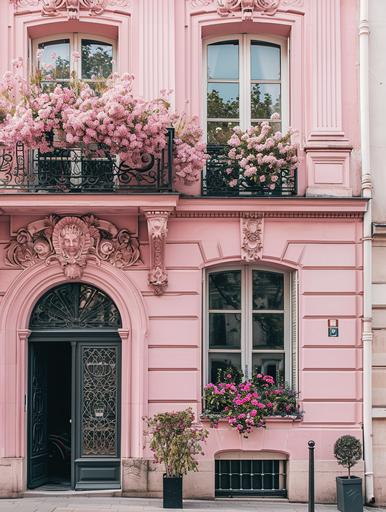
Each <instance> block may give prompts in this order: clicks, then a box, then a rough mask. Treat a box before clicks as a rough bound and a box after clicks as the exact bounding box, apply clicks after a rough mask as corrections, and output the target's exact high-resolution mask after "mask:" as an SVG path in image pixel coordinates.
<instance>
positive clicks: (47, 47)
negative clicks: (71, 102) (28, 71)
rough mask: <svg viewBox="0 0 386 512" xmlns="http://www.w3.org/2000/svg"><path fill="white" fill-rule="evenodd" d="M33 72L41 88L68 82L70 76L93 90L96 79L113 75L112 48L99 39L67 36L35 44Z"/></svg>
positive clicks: (111, 44) (111, 45)
mask: <svg viewBox="0 0 386 512" xmlns="http://www.w3.org/2000/svg"><path fill="white" fill-rule="evenodd" d="M33 50H34V55H35V56H36V57H35V60H34V68H35V69H39V71H40V73H41V75H42V82H43V84H47V85H48V84H51V83H61V84H64V85H65V84H66V83H67V82H69V81H70V79H71V76H72V75H73V73H76V76H77V77H78V78H81V79H82V80H83V81H85V82H89V83H90V85H91V86H94V85H95V83H96V82H97V81H98V79H102V78H107V77H108V76H109V75H111V73H112V72H113V63H114V53H115V48H114V44H113V42H112V41H108V40H107V39H103V38H100V37H93V36H86V35H80V34H70V35H67V36H63V37H57V36H56V37H51V38H47V39H44V40H37V41H35V42H34V45H33Z"/></svg>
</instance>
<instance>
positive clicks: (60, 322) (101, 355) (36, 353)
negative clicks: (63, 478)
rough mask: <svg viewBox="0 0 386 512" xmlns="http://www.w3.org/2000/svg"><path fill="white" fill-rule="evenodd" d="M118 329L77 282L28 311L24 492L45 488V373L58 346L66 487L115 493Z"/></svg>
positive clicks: (110, 310) (109, 305) (101, 302)
mask: <svg viewBox="0 0 386 512" xmlns="http://www.w3.org/2000/svg"><path fill="white" fill-rule="evenodd" d="M119 327H121V319H120V315H119V312H118V310H117V308H116V306H115V304H114V303H113V302H112V301H111V299H110V298H109V297H108V296H107V295H105V294H104V293H103V292H102V291H101V290H98V289H97V288H94V287H92V286H90V285H86V284H84V283H67V284H64V285H61V286H59V287H57V288H53V289H52V290H50V291H49V292H48V293H47V294H46V295H44V296H43V297H42V298H41V299H40V300H39V302H38V303H37V305H36V306H35V309H34V311H33V313H32V316H31V321H30V329H31V331H32V334H31V337H30V343H29V393H28V455H29V458H28V487H29V488H35V487H38V486H40V485H43V484H45V483H47V482H48V483H50V482H51V481H52V475H50V464H48V457H49V453H48V448H49V443H48V439H49V438H50V435H51V437H52V433H50V432H48V431H47V425H48V427H49V426H50V424H52V422H51V421H50V417H49V414H50V410H52V408H51V409H50V406H49V407H48V408H47V388H48V389H51V390H52V386H51V387H50V382H51V381H50V378H51V377H50V376H52V374H55V372H52V370H51V371H47V368H49V365H51V368H52V361H53V358H52V356H49V353H51V354H52V345H53V344H55V345H56V346H57V344H58V343H59V344H63V343H65V344H66V345H67V346H69V345H70V346H71V354H72V356H71V360H72V363H71V365H68V368H70V370H69V374H71V384H69V383H67V384H66V387H68V393H70V394H71V404H72V405H71V414H70V415H71V418H68V417H67V416H66V418H64V416H65V414H64V412H63V421H64V422H65V423H63V424H65V425H68V424H70V425H71V441H70V442H71V487H72V488H75V489H77V490H86V489H117V488H119V487H120V399H121V390H120V378H121V375H120V368H121V346H120V338H119V335H118V332H117V330H118V328H119ZM47 344H51V350H48V347H47ZM55 350H56V349H55V348H54V351H55ZM59 364H61V363H60V362H59ZM47 375H48V377H49V378H48V380H47ZM52 379H54V377H52ZM51 384H52V382H51ZM56 385H58V384H57V383H55V386H56ZM59 386H60V384H59ZM70 388H71V389H70ZM55 389H57V388H55ZM48 396H49V404H52V400H54V401H56V397H55V396H54V399H52V392H51V394H50V393H48ZM55 410H57V409H55ZM59 414H61V413H59ZM49 428H50V427H49Z"/></svg>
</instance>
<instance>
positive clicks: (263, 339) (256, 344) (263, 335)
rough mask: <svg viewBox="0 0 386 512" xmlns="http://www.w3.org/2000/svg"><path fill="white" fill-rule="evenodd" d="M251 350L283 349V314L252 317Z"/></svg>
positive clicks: (255, 315)
mask: <svg viewBox="0 0 386 512" xmlns="http://www.w3.org/2000/svg"><path fill="white" fill-rule="evenodd" d="M252 329H253V348H261V349H265V348H272V349H283V348H284V314H283V313H280V314H270V313H267V314H264V313H258V314H254V315H253V327H252Z"/></svg>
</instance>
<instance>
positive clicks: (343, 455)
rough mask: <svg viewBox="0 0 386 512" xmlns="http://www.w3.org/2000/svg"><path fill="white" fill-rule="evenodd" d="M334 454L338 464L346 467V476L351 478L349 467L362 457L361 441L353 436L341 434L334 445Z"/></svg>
mask: <svg viewBox="0 0 386 512" xmlns="http://www.w3.org/2000/svg"><path fill="white" fill-rule="evenodd" d="M334 455H335V457H336V460H337V461H338V464H340V465H341V466H343V467H345V468H347V471H348V477H349V478H351V468H352V467H353V466H355V464H356V463H357V462H358V461H359V460H360V459H361V457H362V445H361V442H360V441H359V439H357V438H356V437H354V436H349V435H346V436H342V437H340V438H339V439H337V441H336V443H335V445H334Z"/></svg>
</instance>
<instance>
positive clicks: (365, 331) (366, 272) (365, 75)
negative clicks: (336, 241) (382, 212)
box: [359, 0, 375, 504]
mask: <svg viewBox="0 0 386 512" xmlns="http://www.w3.org/2000/svg"><path fill="white" fill-rule="evenodd" d="M359 53H360V128H361V153H362V154H361V156H362V196H363V197H364V198H367V199H368V203H367V210H366V212H365V215H364V218H363V324H362V343H363V443H364V446H363V448H364V459H365V492H366V494H365V496H366V503H369V504H371V503H374V501H375V499H374V473H373V418H372V407H373V403H372V341H373V332H372V228H371V222H372V218H371V207H372V205H371V202H372V200H371V197H372V185H371V170H370V115H369V1H368V0H360V22H359Z"/></svg>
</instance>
